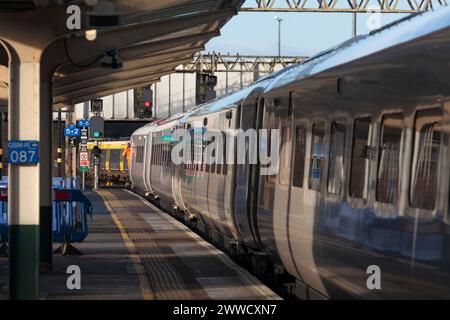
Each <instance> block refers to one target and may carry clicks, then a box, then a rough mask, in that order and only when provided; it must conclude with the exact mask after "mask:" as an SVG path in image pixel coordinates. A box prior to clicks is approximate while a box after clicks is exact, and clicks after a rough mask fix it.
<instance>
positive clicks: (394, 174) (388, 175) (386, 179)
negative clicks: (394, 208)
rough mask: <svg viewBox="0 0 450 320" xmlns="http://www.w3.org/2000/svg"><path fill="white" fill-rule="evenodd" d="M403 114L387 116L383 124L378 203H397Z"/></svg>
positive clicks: (378, 177) (377, 193) (378, 174)
mask: <svg viewBox="0 0 450 320" xmlns="http://www.w3.org/2000/svg"><path fill="white" fill-rule="evenodd" d="M402 134H403V114H402V113H396V114H390V115H385V116H384V117H383V120H382V122H381V135H380V145H379V160H378V172H377V192H376V197H377V201H380V202H384V203H396V202H397V196H398V187H399V181H400V179H399V178H400V177H399V175H400V144H401V140H402Z"/></svg>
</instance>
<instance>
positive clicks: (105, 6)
mask: <svg viewBox="0 0 450 320" xmlns="http://www.w3.org/2000/svg"><path fill="white" fill-rule="evenodd" d="M87 18H88V19H87V20H88V25H89V27H90V28H101V27H104V28H105V27H117V26H120V25H121V22H122V13H121V12H120V11H116V10H115V8H114V4H113V3H112V2H109V1H106V0H99V1H98V3H97V4H96V5H95V6H94V9H93V10H92V11H90V12H88V13H87Z"/></svg>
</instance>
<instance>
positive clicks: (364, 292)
mask: <svg viewBox="0 0 450 320" xmlns="http://www.w3.org/2000/svg"><path fill="white" fill-rule="evenodd" d="M449 84H450V7H445V8H443V9H440V10H436V11H432V12H427V13H420V14H414V15H411V16H408V17H407V18H404V19H402V20H400V21H398V22H395V23H392V24H389V25H386V26H384V27H382V28H381V29H377V30H374V31H372V32H370V33H369V34H367V35H361V36H358V37H356V38H354V39H351V40H349V41H346V42H344V43H342V44H340V45H338V46H335V47H333V48H331V49H329V50H326V51H323V52H321V53H319V54H317V55H316V56H314V57H312V58H310V59H308V60H306V61H304V62H302V63H300V64H298V65H295V66H290V67H287V68H285V69H283V70H281V71H278V72H275V73H274V74H272V75H270V76H268V77H266V78H263V79H261V80H258V81H256V82H254V83H253V84H252V85H250V86H249V87H247V88H244V89H243V90H240V91H237V92H235V93H232V94H229V95H227V96H225V97H221V98H218V99H216V100H213V101H211V102H208V103H205V104H202V105H199V106H197V107H195V108H193V109H191V110H189V111H187V112H185V113H183V114H178V115H175V116H172V117H169V118H167V119H162V120H158V121H154V122H152V123H149V124H147V125H146V126H144V127H142V128H140V129H138V130H137V131H136V132H134V134H133V135H132V137H131V145H132V150H133V153H132V162H131V167H130V181H131V186H132V187H133V190H134V191H135V192H137V193H139V194H141V195H143V196H146V197H147V198H148V199H151V200H153V201H157V202H158V204H159V205H160V206H161V207H162V208H164V209H166V210H167V211H169V212H171V213H172V214H174V215H176V216H177V217H183V219H184V220H185V221H190V222H191V223H194V224H195V226H196V228H197V230H199V232H201V233H202V234H203V235H205V236H207V237H208V238H209V239H211V241H214V242H215V243H218V244H220V245H222V246H223V247H224V248H226V249H227V250H228V252H231V253H233V254H235V255H236V257H247V258H248V259H249V260H250V261H249V262H248V263H249V264H250V265H251V266H253V267H254V270H255V272H256V273H257V274H258V275H260V276H261V277H262V278H263V279H264V277H270V279H282V281H285V282H286V283H287V284H289V288H290V290H291V292H292V293H293V294H295V295H296V296H297V297H299V298H301V299H449V298H450V227H449V191H450V190H449V182H450V179H449V178H450V176H449V175H450V166H449V164H450V161H449V160H450V148H449V139H450V135H449V133H450V86H449ZM238 130H240V132H244V133H245V135H244V137H245V139H244V142H242V141H240V143H239V142H238V141H237V140H238V139H240V137H241V136H242V135H239V134H237V133H236V132H238ZM179 132H187V133H188V134H189V136H188V138H186V136H184V137H182V135H181V134H180V135H179V134H178V133H179ZM249 132H256V135H254V136H253V137H252V135H251V134H247V133H249ZM272 132H273V136H272V137H271V134H272ZM208 133H210V134H209V135H208ZM211 136H214V137H215V138H214V139H212V138H211ZM189 137H190V138H189ZM221 137H222V138H221ZM213 140H214V141H213ZM220 140H222V141H225V140H226V141H227V142H229V143H225V144H223V145H224V146H223V147H222V149H217V150H215V151H211V154H210V155H211V156H212V157H213V158H214V159H215V160H217V159H218V158H222V160H223V159H224V158H225V159H226V160H228V161H216V162H213V163H210V162H209V161H207V159H209V157H207V156H206V155H205V151H206V149H208V146H210V145H211V144H212V143H213V142H219V141H220ZM272 143H273V144H272ZM239 145H240V147H239ZM274 146H275V147H274ZM183 147H185V148H184V149H183ZM188 148H191V149H192V150H193V151H192V152H191V153H189V154H185V153H186V150H187V149H188ZM180 150H181V151H182V152H180ZM183 150H184V151H183ZM242 150H244V151H242ZM255 150H256V157H257V161H256V162H252V161H250V159H251V158H254V157H255ZM242 152H243V154H242ZM239 153H241V154H240V155H239ZM273 153H276V154H278V155H279V157H278V159H275V160H273V161H274V163H273V164H274V166H271V164H272V163H271V162H269V161H268V160H267V159H268V158H270V156H271V155H274V154H273ZM175 157H177V158H179V157H181V158H182V159H185V160H186V161H184V162H182V163H179V162H178V161H174V158H175ZM237 158H245V160H246V161H244V163H240V162H239V161H237ZM274 158H276V157H274ZM189 160H196V161H189ZM270 167H274V168H275V169H276V170H274V171H272V172H271V169H270ZM280 281H281V280H280Z"/></svg>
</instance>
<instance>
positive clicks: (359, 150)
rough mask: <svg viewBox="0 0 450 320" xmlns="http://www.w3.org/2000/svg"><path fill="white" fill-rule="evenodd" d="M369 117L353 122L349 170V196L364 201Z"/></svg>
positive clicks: (367, 166) (367, 171)
mask: <svg viewBox="0 0 450 320" xmlns="http://www.w3.org/2000/svg"><path fill="white" fill-rule="evenodd" d="M371 122H372V118H371V117H365V118H359V119H356V120H355V122H354V127H353V145H352V158H351V159H352V163H351V169H350V196H351V197H354V198H359V199H365V198H366V196H367V184H366V181H367V179H368V177H367V175H368V173H369V159H370V147H369V144H370V143H369V137H370V125H371Z"/></svg>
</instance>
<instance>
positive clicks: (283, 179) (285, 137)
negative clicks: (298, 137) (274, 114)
mask: <svg viewBox="0 0 450 320" xmlns="http://www.w3.org/2000/svg"><path fill="white" fill-rule="evenodd" d="M281 134H282V136H281V153H280V156H281V166H280V174H279V183H280V184H281V185H288V184H289V178H290V175H289V174H290V168H291V155H292V151H291V147H292V134H291V128H290V127H285V128H283V130H282V132H281Z"/></svg>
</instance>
